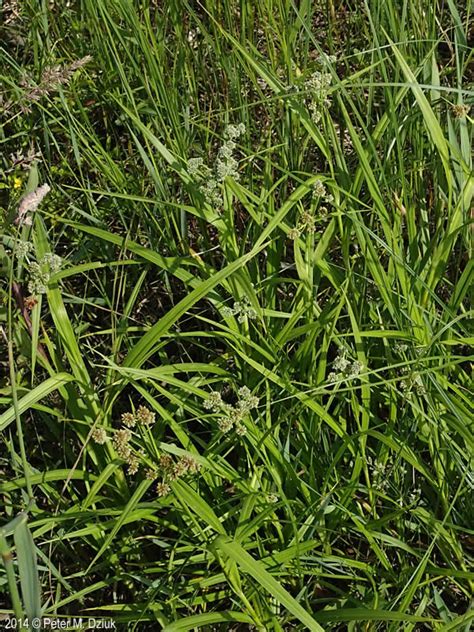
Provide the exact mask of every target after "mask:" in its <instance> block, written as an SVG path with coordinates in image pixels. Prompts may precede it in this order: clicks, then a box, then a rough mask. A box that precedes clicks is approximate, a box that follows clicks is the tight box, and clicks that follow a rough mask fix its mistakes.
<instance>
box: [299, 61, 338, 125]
mask: <svg viewBox="0 0 474 632" xmlns="http://www.w3.org/2000/svg"><path fill="white" fill-rule="evenodd" d="M335 62H336V57H334V56H333V55H324V56H322V57H320V58H319V59H318V64H319V69H318V70H316V71H315V72H313V74H312V75H311V76H310V78H309V79H307V80H306V82H305V84H304V88H305V90H306V92H307V93H309V98H308V99H307V105H308V110H309V111H310V113H311V118H312V119H313V121H314V123H319V121H320V120H321V117H322V112H323V110H324V109H325V108H329V107H330V106H331V99H330V98H329V93H330V88H331V84H332V74H331V73H330V72H328V71H327V65H328V64H334V63H335Z"/></svg>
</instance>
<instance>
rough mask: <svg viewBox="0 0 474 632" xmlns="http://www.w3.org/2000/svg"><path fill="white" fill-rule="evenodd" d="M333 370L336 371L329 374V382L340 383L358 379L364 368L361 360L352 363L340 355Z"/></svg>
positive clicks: (333, 364) (334, 363)
mask: <svg viewBox="0 0 474 632" xmlns="http://www.w3.org/2000/svg"><path fill="white" fill-rule="evenodd" d="M332 368H333V369H334V370H333V371H331V373H329V375H328V381H329V382H338V381H340V380H350V379H354V378H356V377H357V376H358V375H359V374H360V373H361V372H362V369H363V368H364V366H363V364H362V362H359V360H354V361H353V362H351V361H350V360H348V359H347V358H346V357H345V356H344V355H338V356H337V358H336V359H335V360H334V362H333V363H332Z"/></svg>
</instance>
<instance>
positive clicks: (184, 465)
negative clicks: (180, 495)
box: [147, 453, 201, 497]
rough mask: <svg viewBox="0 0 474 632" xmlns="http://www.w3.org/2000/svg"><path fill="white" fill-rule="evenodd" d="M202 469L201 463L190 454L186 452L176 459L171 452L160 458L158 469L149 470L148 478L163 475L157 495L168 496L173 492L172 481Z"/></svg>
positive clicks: (158, 485)
mask: <svg viewBox="0 0 474 632" xmlns="http://www.w3.org/2000/svg"><path fill="white" fill-rule="evenodd" d="M200 469H201V464H200V463H199V462H198V461H197V460H196V459H195V458H194V457H193V456H192V455H190V454H185V455H184V456H182V457H180V458H179V459H175V458H173V457H172V456H171V455H170V454H167V453H163V454H161V455H160V457H159V459H158V463H157V467H156V469H155V468H153V469H151V470H149V476H148V473H147V478H150V480H155V479H156V478H157V477H158V476H160V477H161V480H160V481H159V482H158V483H157V484H156V488H155V489H156V493H157V495H158V496H160V497H162V496H167V495H168V494H169V493H170V492H171V487H170V485H169V483H170V482H172V481H177V480H178V479H180V478H184V477H187V476H194V475H196V474H197V473H198V472H199V471H200Z"/></svg>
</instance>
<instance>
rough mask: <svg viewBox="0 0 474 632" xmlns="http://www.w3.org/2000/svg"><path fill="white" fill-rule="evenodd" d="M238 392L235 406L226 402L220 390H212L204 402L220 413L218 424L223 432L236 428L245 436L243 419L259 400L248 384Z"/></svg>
mask: <svg viewBox="0 0 474 632" xmlns="http://www.w3.org/2000/svg"><path fill="white" fill-rule="evenodd" d="M237 393H238V397H239V399H238V400H237V403H236V404H235V405H234V406H233V405H232V404H228V403H227V402H224V400H223V399H222V396H221V394H220V393H219V392H218V391H212V392H211V393H210V395H209V397H208V398H207V399H206V400H205V402H204V408H205V409H206V410H210V411H212V412H213V413H218V414H219V418H218V420H217V426H218V428H219V430H220V431H221V432H223V433H224V434H226V433H228V432H230V431H231V430H232V429H235V432H236V434H237V435H239V436H243V435H245V434H246V432H247V428H246V427H245V425H244V423H243V421H244V419H245V418H246V417H247V416H248V415H249V413H250V411H251V410H253V409H255V408H257V406H258V401H259V400H258V397H256V396H255V395H252V392H251V391H250V389H249V388H248V387H247V386H242V387H241V388H239V390H238V391H237Z"/></svg>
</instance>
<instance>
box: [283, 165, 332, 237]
mask: <svg viewBox="0 0 474 632" xmlns="http://www.w3.org/2000/svg"><path fill="white" fill-rule="evenodd" d="M311 199H312V202H313V205H312V208H313V209H314V206H316V205H317V204H318V203H319V202H320V201H323V202H325V203H327V204H333V203H334V196H333V195H332V194H331V193H329V192H328V190H327V188H326V186H325V185H324V183H323V181H322V180H320V179H319V178H318V179H317V180H316V181H315V182H314V184H313V187H312V195H311ZM313 212H314V210H313ZM313 212H309V211H303V212H302V213H301V215H300V218H299V221H298V224H297V225H296V227H294V228H292V229H290V231H289V233H288V237H289V238H290V239H292V240H296V239H298V238H299V237H300V236H301V234H302V233H315V232H316V226H317V223H318V221H324V220H325V219H326V218H327V213H328V208H327V206H324V205H320V206H318V212H317V216H316V215H314V214H313Z"/></svg>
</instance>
